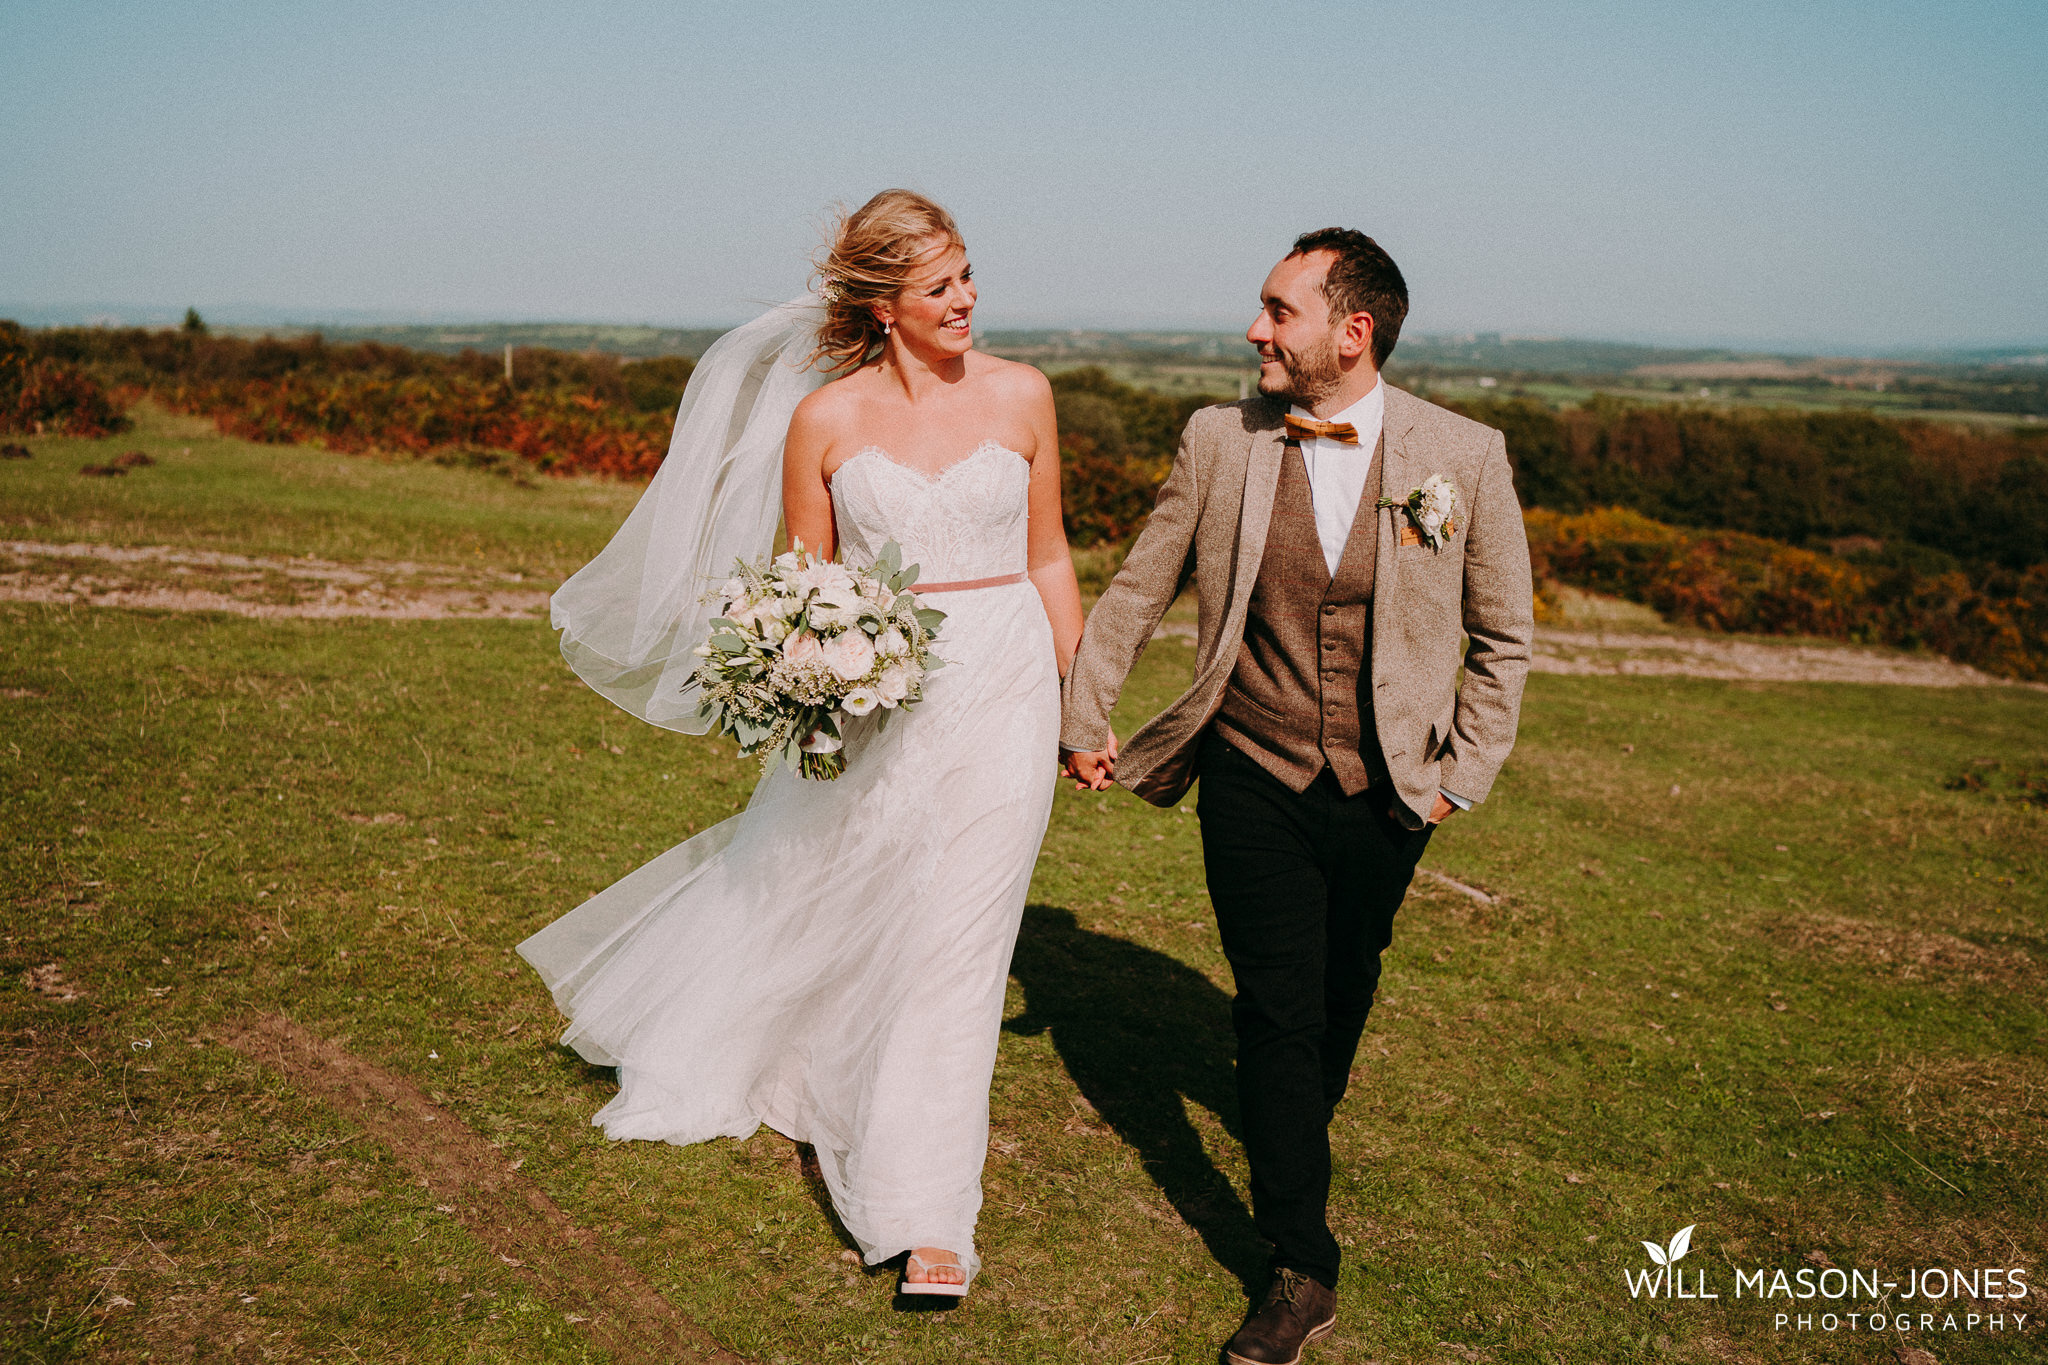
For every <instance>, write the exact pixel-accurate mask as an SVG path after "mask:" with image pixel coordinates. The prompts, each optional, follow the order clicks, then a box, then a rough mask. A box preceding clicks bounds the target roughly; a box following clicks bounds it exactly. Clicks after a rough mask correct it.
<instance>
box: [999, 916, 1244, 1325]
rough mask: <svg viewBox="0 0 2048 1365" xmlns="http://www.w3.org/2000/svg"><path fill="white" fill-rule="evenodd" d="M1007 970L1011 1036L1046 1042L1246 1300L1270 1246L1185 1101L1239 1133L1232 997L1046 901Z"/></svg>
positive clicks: (1192, 973)
mask: <svg viewBox="0 0 2048 1365" xmlns="http://www.w3.org/2000/svg"><path fill="white" fill-rule="evenodd" d="M1010 974H1011V975H1012V976H1014V977H1016V978H1017V982H1018V984H1019V985H1020V986H1022V987H1023V988H1024V1012H1023V1013H1022V1014H1020V1015H1018V1016H1017V1017H1016V1018H1015V1019H1012V1020H1010V1021H1008V1022H1007V1023H1005V1024H1004V1025H1003V1028H1004V1029H1005V1030H1006V1031H1008V1032H1010V1033H1016V1034H1024V1035H1036V1034H1040V1033H1048V1034H1050V1035H1051V1036H1052V1043H1053V1047H1054V1048H1055V1049H1057V1050H1058V1052H1059V1054H1060V1060H1061V1061H1062V1062H1064V1063H1065V1064H1066V1068H1067V1074H1069V1075H1070V1076H1072V1077H1073V1078H1074V1084H1075V1085H1077V1086H1079V1087H1080V1090H1081V1094H1082V1095H1083V1097H1085V1098H1086V1099H1087V1101H1088V1103H1090V1104H1091V1105H1093V1106H1094V1107H1095V1112H1096V1113H1097V1114H1099V1115H1100V1116H1101V1118H1102V1121H1103V1122H1105V1123H1107V1124H1108V1125H1109V1126H1110V1127H1111V1128H1113V1129H1115V1130H1116V1133H1117V1135H1118V1136H1119V1137H1121V1138H1122V1139H1123V1140H1124V1141H1125V1142H1127V1143H1129V1144H1130V1145H1131V1146H1132V1147H1134V1148H1136V1149H1137V1151H1138V1156H1139V1159H1140V1160H1141V1161H1142V1162H1143V1163H1144V1166H1145V1171H1146V1173H1147V1174H1148V1175H1150V1176H1151V1177H1152V1179H1153V1180H1154V1181H1155V1182H1156V1183H1157V1184H1158V1186H1159V1189H1160V1192H1161V1193H1162V1194H1164V1195H1165V1196H1166V1198H1167V1200H1168V1201H1169V1202H1170V1203H1171V1204H1172V1205H1173V1207H1174V1210H1175V1211H1176V1212H1177V1213H1179V1214H1180V1216H1181V1219H1182V1221H1184V1222H1185V1223H1187V1225H1188V1226H1189V1227H1191V1228H1193V1229H1194V1230H1195V1231H1196V1232H1197V1233H1198V1234H1200V1236H1201V1238H1202V1241H1203V1242H1204V1243H1205V1244H1206V1245H1207V1246H1208V1248H1209V1254H1210V1255H1211V1256H1214V1257H1215V1258H1216V1261H1217V1264H1219V1265H1221V1266H1222V1267H1223V1268H1224V1269H1225V1270H1227V1271H1229V1272H1230V1273H1231V1274H1233V1275H1235V1276H1237V1278H1238V1279H1239V1280H1241V1281H1242V1282H1243V1283H1244V1285H1245V1291H1246V1292H1247V1293H1251V1292H1252V1291H1253V1290H1254V1288H1256V1287H1258V1286H1262V1285H1263V1284H1264V1282H1265V1274H1266V1250H1265V1243H1264V1242H1263V1241H1261V1240H1260V1238H1259V1235H1258V1233H1257V1232H1256V1231H1255V1230H1254V1229H1253V1227H1252V1219H1251V1213H1250V1211H1249V1210H1247V1209H1246V1208H1245V1206H1244V1201H1243V1200H1241V1199H1240V1198H1238V1194H1237V1191H1236V1189H1235V1188H1233V1187H1232V1185H1231V1183H1230V1181H1229V1180H1228V1179H1226V1178H1225V1177H1224V1175H1223V1173H1222V1172H1221V1171H1219V1170H1217V1169H1216V1165H1215V1163H1214V1162H1212V1161H1211V1160H1210V1159H1209V1156H1208V1153H1207V1152H1205V1151H1204V1150H1203V1149H1202V1137H1201V1134H1200V1133H1198V1132H1197V1131H1195V1127H1194V1125H1193V1124H1192V1123H1190V1122H1189V1121H1188V1116H1187V1111H1186V1108H1185V1106H1184V1104H1183V1101H1184V1100H1192V1101H1193V1102H1194V1103H1196V1104H1198V1105H1200V1106H1202V1107H1203V1108H1205V1109H1207V1110H1209V1111H1210V1112H1211V1113H1213V1114H1215V1115H1216V1116H1217V1117H1218V1118H1220V1119H1221V1120H1222V1121H1223V1124H1224V1127H1225V1128H1226V1129H1227V1130H1228V1131H1229V1132H1230V1135H1231V1137H1232V1138H1234V1139H1235V1138H1237V1137H1238V1136H1239V1134H1238V1123H1237V1089H1236V1082H1235V1080H1234V1078H1233V1073H1232V1070H1231V1059H1232V1057H1233V1055H1234V1052H1235V1046H1236V1045H1235V1041H1234V1039H1233V1037H1232V1035H1231V1031H1230V997H1229V996H1227V995H1225V994H1224V993H1223V992H1222V991H1220V990H1218V989H1217V988H1216V987H1215V986H1214V985H1213V984H1211V982H1210V981H1209V979H1208V978H1207V977H1205V976H1203V975H1202V974H1201V973H1200V972H1198V971H1196V970H1195V969H1194V968H1192V967H1189V966H1187V965H1186V964H1185V963H1182V962H1179V961H1177V960H1176V959H1174V958H1171V957H1168V956H1167V955H1166V954H1164V953H1160V952H1155V951H1153V950H1152V949H1150V948H1141V947H1139V946H1138V945H1137V944H1135V943H1130V942H1127V941H1125V940H1123V939H1120V938H1113V937H1111V936H1110V935H1107V934H1098V933H1093V932H1091V931H1089V930H1087V929H1083V928H1082V927H1081V926H1080V925H1079V924H1078V923H1076V922H1075V920H1074V915H1073V912H1072V911H1070V910H1063V909H1060V908H1058V907H1057V906H1050V905H1032V906H1027V907H1026V908H1025V911H1024V928H1023V932H1022V933H1021V934H1020V935H1019V936H1018V939H1017V953H1016V956H1015V957H1014V958H1013V959H1012V960H1011V963H1010Z"/></svg>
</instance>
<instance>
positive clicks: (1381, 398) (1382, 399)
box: [1287, 379, 1387, 435]
mask: <svg viewBox="0 0 2048 1365" xmlns="http://www.w3.org/2000/svg"><path fill="white" fill-rule="evenodd" d="M1287 410H1288V411H1289V412H1291V413H1293V414H1294V415H1295V416H1296V417H1304V418H1311V420H1314V419H1313V415H1312V414H1311V413H1310V412H1309V410H1308V409H1307V408H1305V407H1303V406H1301V404H1299V403H1290V404H1288V406H1287ZM1386 411H1387V385H1386V381H1385V380H1384V379H1376V380H1374V381H1373V386H1372V388H1371V390H1370V391H1369V392H1367V394H1366V395H1365V397H1363V398H1361V399H1359V400H1358V401H1357V402H1356V403H1353V404H1352V405H1351V406H1350V407H1348V408H1346V409H1344V411H1342V412H1339V413H1333V414H1331V415H1330V416H1329V417H1327V418H1324V419H1321V420H1324V421H1330V422H1349V423H1351V425H1352V426H1354V427H1357V428H1358V430H1359V433H1360V434H1361V435H1363V434H1364V432H1365V431H1366V429H1367V428H1369V427H1378V426H1380V425H1381V424H1382V423H1383V422H1384V421H1385V419H1386Z"/></svg>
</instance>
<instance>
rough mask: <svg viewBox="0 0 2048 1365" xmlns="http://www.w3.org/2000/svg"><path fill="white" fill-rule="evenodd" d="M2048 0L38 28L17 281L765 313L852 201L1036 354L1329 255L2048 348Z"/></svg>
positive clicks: (20, 77)
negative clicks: (925, 233)
mask: <svg viewBox="0 0 2048 1365" xmlns="http://www.w3.org/2000/svg"><path fill="white" fill-rule="evenodd" d="M2044 56H2048V4H2042V3H2040V0H2023V2H2021V3H1972V2H1971V0H1954V2H1952V3H1946V4H1931V3H1930V4H1884V3H1869V4H1860V5H1854V6H1850V5H1837V4H1829V3H1814V4H1808V5H1803V6H1785V5H1765V4H1732V3H1728V4H1715V3H1695V4H1686V5H1676V4H1664V5H1652V4H1642V3H1634V4H1614V5H1599V4H1577V5H1555V6H1546V5H1542V4H1535V3H1524V4H1512V5H1509V4H1501V5H1493V4H1455V3H1453V4H1437V5H1408V6H1390V5H1377V4H1369V3H1352V4H1343V5H1328V4H1285V3H1267V4H1260V5H1252V4H1247V3H1187V4H1104V3H1095V4H1032V3H1023V2H1021V0H1013V2H1012V3H1004V4H980V3H973V2H972V0H963V2H961V3H953V4H932V5H919V4H898V3H891V2H890V0H864V2H863V3H859V4H852V3H838V4H780V3H773V2H772V0H771V2H768V3H761V2H759V0H757V2H756V3H750V4H731V3H725V4H718V5H695V4H686V3H665V4H663V3H646V4H634V3H624V2H623V0H621V2H620V3H604V4H581V5H579V4H567V3H554V4H523V3H514V2H513V0H504V2H503V3H497V4H488V5H486V4H468V3H461V2H460V0H431V2H430V3H419V0H410V2H409V3H402V4H385V3H357V2H356V0H320V2H319V3H291V2H289V0H268V2H267V3H254V2H252V0H214V3H205V4H201V3H191V2H190V0H149V2H148V3H119V2H117V0H105V2H103V3H90V4H82V3H77V0H7V2H6V3H5V4H4V5H0V184H4V185H5V186H6V187H7V188H6V193H5V194H4V196H0V300H5V301H8V302H11V303H15V304H23V303H35V304H53V303H83V302H96V301H108V302H122V303H132V304H154V305H160V306H177V307H182V306H183V305H185V304H186V303H195V304H197V305H198V306H199V307H200V308H201V310H202V311H204V310H205V309H207V308H209V307H212V308H216V309H218V308H222V307H225V306H228V305H234V304H258V305H267V306H271V307H278V308H286V309H291V310H295V311H298V312H301V313H303V314H305V315H307V316H321V315H323V314H324V315H332V314H335V313H337V312H339V311H341V310H376V311H384V312H391V313H407V314H418V315H421V316H432V317H441V316H469V317H478V316H481V317H496V318H505V319H515V318H573V319H588V320H618V321H657V322H667V323H719V322H730V321H734V320H737V319H740V318H742V317H745V316H747V315H749V314H750V312H752V311H753V310H754V308H755V306H756V303H757V302H758V301H763V300H770V299H776V298H781V297H786V296H788V295H791V294H793V293H795V292H797V291H798V290H799V289H801V288H802V286H803V282H804V279H805V276H806V273H807V268H806V264H805V257H806V255H807V254H808V252H809V251H810V250H811V248H812V247H813V245H814V244H815V241H816V238H817V234H818V232H819V230H820V227H821V225H822V223H823V221H824V218H825V214H826V211H827V209H828V206H829V205H830V204H831V203H832V202H833V201H835V200H845V201H850V202H858V201H859V200H861V199H863V198H865V197H866V196H867V195H868V194H870V193H872V192H873V191H874V190H876V189H879V188H882V187H884V186H887V185H892V184H904V185H910V186H913V187H915V188H919V189H922V190H924V191H926V192H928V193H931V194H933V195H935V196H937V197H938V198H940V199H941V200H942V201H943V202H945V203H946V204H947V205H948V206H949V207H951V208H952V209H953V211H954V212H955V214H956V215H957V216H958V218H959V219H960V221H961V224H962V227H963V228H964V229H965V231H966V234H967V237H968V241H969V245H970V248H971V250H972V252H973V255H974V258H975V261H976V268H977V272H978V274H979V275H980V277H981V281H982V289H983V294H982V300H983V302H982V318H983V321H984V322H985V323H986V324H987V325H989V326H992V327H1001V326H1006V325H1008V326H1039V325H1077V326H1122V327H1141V326H1173V327H1183V326H1184V327H1241V326H1242V325H1243V324H1244V323H1245V321H1247V320H1248V315H1249V311H1250V309H1251V308H1252V307H1253V304H1254V299H1255V294H1256V289H1257V286H1258V282H1259V280H1260V278H1261V277H1262V276H1263V274H1264V273H1265V270H1266V269H1267V267H1268V266H1269V265H1270V264H1271V263H1272V261H1273V260H1274V259H1276V258H1277V257H1278V256H1279V255H1280V254H1281V252H1282V251H1283V250H1284V249H1285V245H1286V243H1287V242H1288V240H1290V239H1291V237H1292V236H1293V234H1295V233H1296V232H1299V231H1301V230H1303V229H1305V228H1311V227H1321V226H1325V225H1328V224H1331V223H1340V224H1344V225H1347V226H1356V227H1361V228H1364V229H1365V230H1366V231H1368V232H1371V233H1372V234H1373V235H1374V236H1376V237H1378V238H1379V240H1380V241H1381V243H1382V244H1383V245H1385V246H1386V247H1387V248H1388V249H1389V250H1390V251H1391V252H1392V253H1393V255H1394V257H1395V259H1396V260H1398V261H1399V262H1400V263H1401V265H1402V267H1403V269H1404V271H1405V272H1406V274H1407V276H1408V279H1409V284H1410V289H1411V291H1412V294H1413V297H1414V312H1413V315H1412V317H1413V320H1412V322H1411V323H1410V326H1411V327H1412V328H1413V329H1415V330H1419V331H1462V330H1498V331H1506V332H1510V333H1522V334H1545V335H1575V336H1597V337H1613V338H1632V339H1648V340H1703V341H1717V342H1735V343H1745V344H1753V345H1759V346H1787V347H1817V348H1821V349H1827V348H1831V347H1859V348H1882V347H1890V346H1911V345H1944V344H1979V343H1982V344H1996V343H2006V342H2027V343H2032V342H2037V341H2041V340H2043V339H2048V265H2044V262H2048V98H2043V96H2042V93H2041V89H2042V87H2041V75H2040V64H2041V60H2042V58H2043V57H2044Z"/></svg>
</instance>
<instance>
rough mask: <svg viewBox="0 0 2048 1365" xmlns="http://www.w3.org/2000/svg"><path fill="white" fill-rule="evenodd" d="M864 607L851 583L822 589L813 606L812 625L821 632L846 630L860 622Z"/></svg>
mask: <svg viewBox="0 0 2048 1365" xmlns="http://www.w3.org/2000/svg"><path fill="white" fill-rule="evenodd" d="M864 606H865V603H863V602H862V601H861V596H860V593H859V592H858V591H856V590H855V588H854V586H853V585H852V584H851V583H848V584H846V585H845V586H843V587H842V586H839V585H836V584H835V585H833V586H831V587H826V588H820V589H819V590H818V597H817V600H816V601H815V602H813V603H812V604H811V624H812V625H814V626H817V627H818V628H819V629H821V630H845V629H847V628H848V627H849V626H852V625H854V624H855V623H856V622H858V621H859V620H860V615H861V610H862V608H863V607H864Z"/></svg>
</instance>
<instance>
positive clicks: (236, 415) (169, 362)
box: [36, 328, 690, 479]
mask: <svg viewBox="0 0 2048 1365" xmlns="http://www.w3.org/2000/svg"><path fill="white" fill-rule="evenodd" d="M36 342H37V348H38V350H40V352H41V353H42V355H43V356H44V357H45V358H48V359H52V360H55V361H57V362H59V363H62V364H67V365H71V366H72V367H74V368H78V369H90V370H91V371H92V372H93V373H95V374H98V375H100V376H101V377H102V378H104V379H105V380H107V381H108V382H111V383H114V384H117V385H122V386H125V387H126V388H127V389H129V390H132V391H133V392H134V393H137V394H140V393H147V394H149V395H150V396H152V397H154V398H156V399H157V400H158V401H159V402H162V403H163V404H165V405H166V406H168V407H170V408H172V409H174V410H175V411H179V412H187V413H193V414H196V415H199V416H205V417H210V418H212V419H213V420H214V422H215V423H216V424H217V425H218V426H219V427H220V429H221V431H222V432H224V433H226V434H229V435H234V436H240V437H243V438H245V439H248V440H255V441H269V442H280V443H282V442H294V441H303V442H308V443H311V444H315V445H322V446H326V447H327V448H329V449H331V450H339V451H346V452H366V451H382V452H390V453H395V454H410V455H428V454H432V453H434V452H436V451H442V450H450V449H487V450H497V451H508V452H511V453H512V454H514V455H517V456H519V457H520V458H522V459H524V460H526V461H528V462H530V463H531V464H533V465H534V466H535V467H537V468H539V469H543V470H551V471H555V472H558V473H590V474H605V475H611V476H613V477H617V478H626V479H645V478H649V477H651V476H652V475H653V473H654V471H655V470H656V469H657V468H659V467H660V464H661V460H662V456H663V455H664V454H665V453H666V452H667V450H668V440H669V433H670V428H671V426H672V424H673V421H674V413H675V406H676V402H677V400H678V399H679V398H680V397H681V395H682V386H683V384H684V383H685V382H686V381H687V380H688V378H689V372H690V362H689V361H688V360H687V359H686V358H683V357H673V356H671V357H662V358H660V359H656V360H648V361H621V360H620V359H618V358H617V357H614V356H608V355H577V354H571V353H568V352H563V351H550V350H546V349H541V348H524V349H521V350H520V351H518V352H517V353H515V355H514V367H513V368H514V376H515V382H514V383H512V384H510V385H508V384H507V383H506V382H505V379H504V372H503V369H502V361H501V359H500V358H499V357H497V356H485V355H479V354H477V353H475V352H464V353H463V354H461V355H454V356H446V355H435V354H431V353H428V352H423V351H413V350H408V349H406V348H404V347H401V346H385V345H380V344H378V343H376V342H360V343H355V344H351V345H330V344H328V343H327V342H325V341H324V340H322V339H321V338H320V337H318V336H310V337H300V338H292V339H283V340H281V339H277V338H272V337H264V338H262V339H260V340H254V341H251V340H247V339H244V338H240V337H222V336H212V335H208V334H207V333H206V332H204V331H198V330H190V329H188V330H183V331H177V332H152V331H145V330H143V329H140V328H129V329H100V328H63V329H58V330H55V331H51V332H46V333H42V334H40V335H39V336H38V337H37V338H36Z"/></svg>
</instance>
